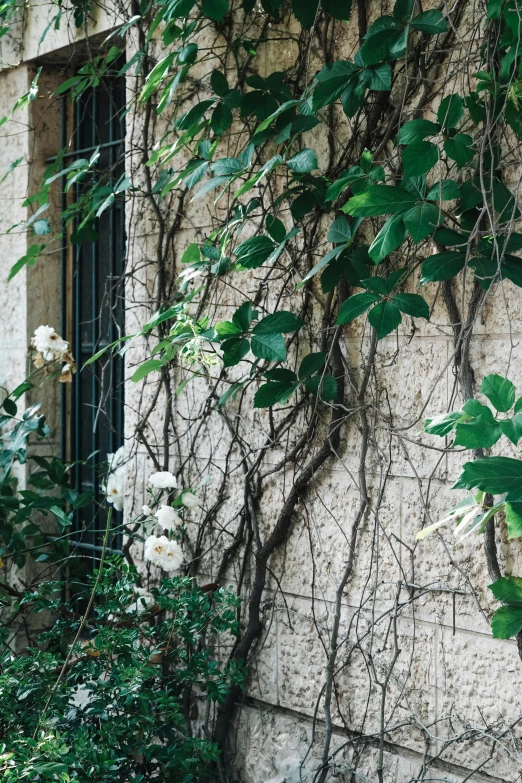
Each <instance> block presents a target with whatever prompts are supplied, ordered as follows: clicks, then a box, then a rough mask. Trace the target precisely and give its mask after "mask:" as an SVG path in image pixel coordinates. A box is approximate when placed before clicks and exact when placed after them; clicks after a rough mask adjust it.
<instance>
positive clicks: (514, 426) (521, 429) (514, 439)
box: [500, 414, 522, 446]
mask: <svg viewBox="0 0 522 783" xmlns="http://www.w3.org/2000/svg"><path fill="white" fill-rule="evenodd" d="M500 427H501V429H502V433H503V434H504V435H505V436H506V438H509V440H510V441H511V443H512V444H513V445H514V446H517V445H518V441H519V440H520V438H522V414H519V415H518V416H514V417H513V418H512V419H503V420H502V421H501V422H500Z"/></svg>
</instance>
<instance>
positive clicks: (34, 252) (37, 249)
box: [7, 245, 45, 282]
mask: <svg viewBox="0 0 522 783" xmlns="http://www.w3.org/2000/svg"><path fill="white" fill-rule="evenodd" d="M44 248H45V245H31V246H30V248H29V249H28V251H27V253H26V255H25V256H22V258H19V259H18V261H17V262H16V264H13V266H12V267H11V270H10V272H9V276H8V278H7V281H8V282H9V281H10V280H12V279H13V277H14V276H15V275H16V274H18V272H19V271H20V270H21V269H23V268H24V266H25V265H26V264H27V266H33V265H34V264H35V263H36V261H37V260H38V256H39V255H40V253H41V252H42V250H43V249H44Z"/></svg>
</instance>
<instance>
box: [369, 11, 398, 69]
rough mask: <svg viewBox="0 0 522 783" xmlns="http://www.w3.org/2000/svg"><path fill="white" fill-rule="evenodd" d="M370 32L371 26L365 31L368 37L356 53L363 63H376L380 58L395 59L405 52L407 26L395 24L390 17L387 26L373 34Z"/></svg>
mask: <svg viewBox="0 0 522 783" xmlns="http://www.w3.org/2000/svg"><path fill="white" fill-rule="evenodd" d="M388 19H391V17H388ZM381 20H382V17H381ZM372 27H373V25H372ZM370 32H371V28H370V30H368V33H367V36H368V37H367V38H366V40H365V41H364V43H363V45H362V46H361V48H360V49H359V51H358V53H357V57H358V58H359V60H360V61H362V62H363V63H364V65H376V63H379V62H381V61H382V60H397V59H398V58H399V57H403V56H404V54H405V53H406V44H407V40H408V31H407V27H405V28H402V27H400V26H399V25H397V22H395V20H393V19H391V23H390V26H389V27H386V28H384V29H380V30H378V32H376V33H375V34H374V35H370Z"/></svg>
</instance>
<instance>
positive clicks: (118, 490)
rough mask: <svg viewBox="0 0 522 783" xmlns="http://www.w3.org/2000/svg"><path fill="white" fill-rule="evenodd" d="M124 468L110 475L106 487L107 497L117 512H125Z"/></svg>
mask: <svg viewBox="0 0 522 783" xmlns="http://www.w3.org/2000/svg"><path fill="white" fill-rule="evenodd" d="M123 470H124V469H123V468H118V470H115V471H114V473H111V474H110V475H109V478H108V479H107V484H106V485H105V495H106V497H107V500H108V502H109V503H112V505H113V506H114V508H115V510H116V511H123V503H124V500H125V496H124V475H123Z"/></svg>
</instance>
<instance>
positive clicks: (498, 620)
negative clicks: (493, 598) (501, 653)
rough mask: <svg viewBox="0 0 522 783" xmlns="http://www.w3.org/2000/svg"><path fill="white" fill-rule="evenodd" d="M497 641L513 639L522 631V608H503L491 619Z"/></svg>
mask: <svg viewBox="0 0 522 783" xmlns="http://www.w3.org/2000/svg"><path fill="white" fill-rule="evenodd" d="M491 630H492V631H493V636H494V637H495V639H511V637H513V636H516V635H517V633H519V631H521V630H522V608H519V607H516V606H501V607H500V609H497V611H496V612H495V614H494V615H493V617H492V619H491Z"/></svg>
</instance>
